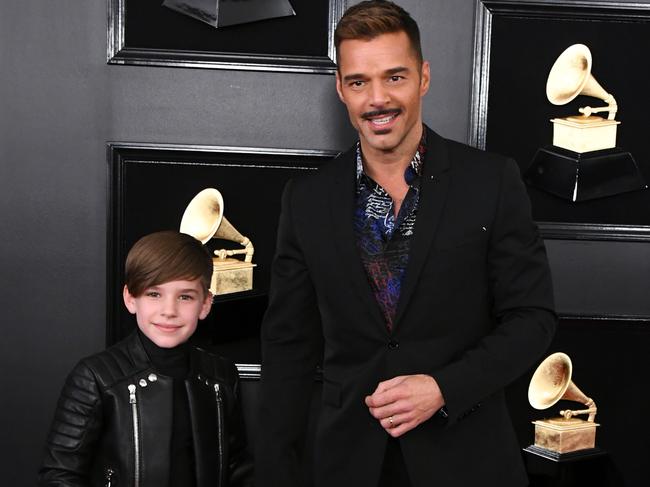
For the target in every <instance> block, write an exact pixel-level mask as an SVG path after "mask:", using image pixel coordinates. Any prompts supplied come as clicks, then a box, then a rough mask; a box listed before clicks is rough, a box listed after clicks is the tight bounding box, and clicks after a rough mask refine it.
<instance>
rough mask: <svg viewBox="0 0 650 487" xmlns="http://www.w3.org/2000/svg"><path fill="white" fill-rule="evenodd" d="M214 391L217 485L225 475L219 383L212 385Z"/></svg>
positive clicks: (221, 404) (221, 483) (221, 482)
mask: <svg viewBox="0 0 650 487" xmlns="http://www.w3.org/2000/svg"><path fill="white" fill-rule="evenodd" d="M214 393H215V395H216V397H217V428H218V430H217V451H218V452H219V485H220V486H221V485H223V478H224V475H225V472H224V466H223V459H224V451H223V428H224V423H223V400H222V398H221V388H220V386H219V384H215V385H214Z"/></svg>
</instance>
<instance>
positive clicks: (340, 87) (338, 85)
mask: <svg viewBox="0 0 650 487" xmlns="http://www.w3.org/2000/svg"><path fill="white" fill-rule="evenodd" d="M341 83H342V82H341V74H340V73H339V70H338V68H337V70H336V92H337V93H338V94H339V100H341V101H342V102H343V103H345V99H344V98H343V85H342V84H341Z"/></svg>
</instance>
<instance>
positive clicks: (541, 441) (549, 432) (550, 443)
mask: <svg viewBox="0 0 650 487" xmlns="http://www.w3.org/2000/svg"><path fill="white" fill-rule="evenodd" d="M533 424H534V425H535V446H536V447H538V448H542V449H544V450H549V451H551V452H555V453H558V454H560V453H570V452H575V451H578V450H587V449H591V448H594V447H595V446H596V427H597V426H599V425H598V424H597V423H593V422H589V421H584V420H581V419H573V418H572V419H570V420H564V419H561V418H557V419H544V420H539V421H533Z"/></svg>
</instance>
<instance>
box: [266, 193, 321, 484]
mask: <svg viewBox="0 0 650 487" xmlns="http://www.w3.org/2000/svg"><path fill="white" fill-rule="evenodd" d="M294 204H295V203H294V189H293V183H292V182H289V183H288V184H287V186H286V187H285V190H284V193H283V196H282V211H281V215H280V222H279V225H278V240H277V248H276V255H275V258H274V261H273V269H272V278H271V291H270V296H269V307H268V309H267V312H266V314H265V317H264V321H263V324H262V380H261V387H260V416H259V428H258V436H257V438H256V449H255V450H256V455H255V458H256V466H255V477H256V485H257V486H258V487H263V486H265V485H269V486H277V485H282V486H285V487H291V486H297V485H302V483H303V482H302V471H301V466H302V462H301V460H302V452H303V451H304V449H305V445H304V443H305V436H306V429H307V422H308V419H309V409H310V402H311V395H312V391H313V384H314V375H315V371H316V365H317V363H318V360H319V357H320V356H321V355H322V329H321V326H320V318H319V313H318V307H317V302H316V294H315V290H314V286H313V284H312V281H311V278H310V275H309V271H308V268H307V265H306V262H305V259H304V256H303V254H302V251H301V245H300V239H299V237H298V235H297V234H296V232H295V226H294V221H293V212H292V209H293V208H294V206H293V205H294Z"/></svg>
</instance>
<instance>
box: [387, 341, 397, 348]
mask: <svg viewBox="0 0 650 487" xmlns="http://www.w3.org/2000/svg"><path fill="white" fill-rule="evenodd" d="M388 348H390V349H391V350H395V349H396V348H399V342H398V341H396V340H391V341H389V342H388Z"/></svg>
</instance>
